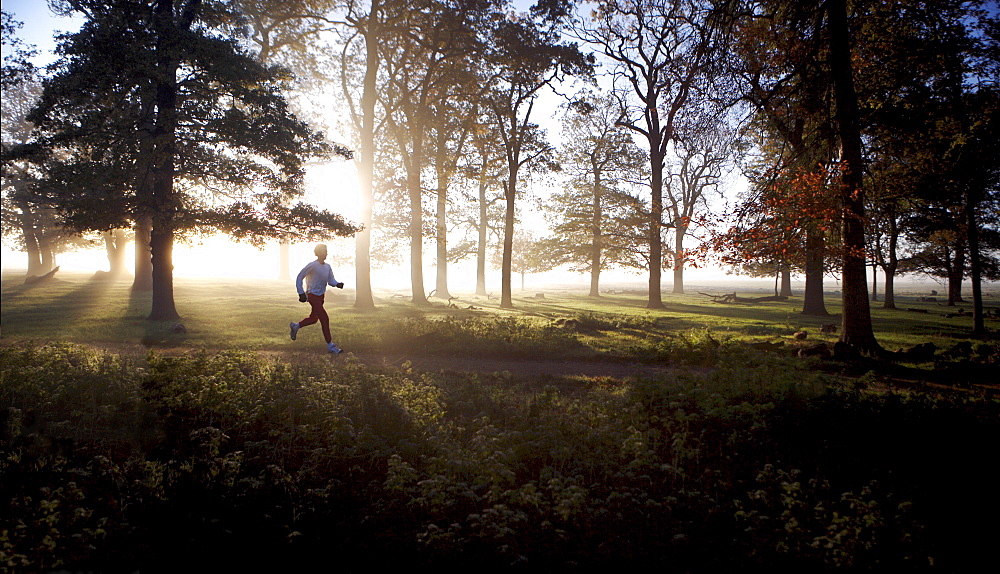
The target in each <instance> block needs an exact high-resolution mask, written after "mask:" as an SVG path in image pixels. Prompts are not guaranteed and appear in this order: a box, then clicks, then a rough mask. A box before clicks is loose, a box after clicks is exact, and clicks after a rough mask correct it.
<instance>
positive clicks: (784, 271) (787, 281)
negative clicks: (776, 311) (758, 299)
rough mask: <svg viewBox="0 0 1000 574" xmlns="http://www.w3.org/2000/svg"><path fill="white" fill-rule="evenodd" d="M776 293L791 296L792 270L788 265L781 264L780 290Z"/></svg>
mask: <svg viewBox="0 0 1000 574" xmlns="http://www.w3.org/2000/svg"><path fill="white" fill-rule="evenodd" d="M778 295H780V296H782V297H791V296H792V270H791V269H789V268H788V265H782V266H781V291H780V292H779V293H778Z"/></svg>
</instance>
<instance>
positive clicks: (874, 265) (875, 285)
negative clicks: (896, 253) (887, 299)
mask: <svg viewBox="0 0 1000 574" xmlns="http://www.w3.org/2000/svg"><path fill="white" fill-rule="evenodd" d="M872 301H878V264H877V263H872Z"/></svg>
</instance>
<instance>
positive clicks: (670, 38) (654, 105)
mask: <svg viewBox="0 0 1000 574" xmlns="http://www.w3.org/2000/svg"><path fill="white" fill-rule="evenodd" d="M712 16H713V12H712V11H711V10H710V9H709V6H708V5H707V3H705V2H701V1H698V0H682V1H672V2H666V1H664V0H640V1H636V2H631V1H629V2H626V1H619V0H607V1H602V2H599V3H598V5H597V8H596V10H595V11H594V13H593V17H592V19H591V20H590V21H589V22H584V21H581V22H577V23H576V25H575V26H574V33H575V35H576V36H577V37H578V38H580V39H582V40H583V41H585V42H587V43H589V44H591V45H592V46H594V47H595V48H596V50H597V51H598V52H599V53H601V54H602V55H603V56H604V57H606V58H607V59H608V60H609V61H610V62H611V63H612V70H611V73H612V75H613V78H614V80H615V84H616V89H615V93H616V94H618V97H619V100H620V102H621V104H620V105H621V107H622V108H623V109H624V110H626V114H625V117H623V118H622V120H621V123H622V125H624V126H626V127H628V128H629V129H630V130H632V131H634V132H635V133H636V134H638V135H639V136H641V137H642V138H643V139H644V140H645V142H646V145H647V151H648V154H649V155H648V158H649V167H650V170H649V176H650V181H649V186H650V193H651V202H650V206H651V209H650V212H649V221H648V224H647V233H648V236H647V237H648V241H649V251H650V261H651V262H653V263H654V264H653V265H651V266H650V268H649V301H648V303H647V306H648V307H649V308H652V309H659V308H662V307H663V300H662V295H661V288H660V283H661V281H660V279H661V275H662V266H661V265H659V264H658V263H659V262H660V261H662V260H663V257H662V252H663V244H662V233H661V228H662V227H664V225H665V223H664V221H663V182H664V175H663V169H664V163H665V158H666V155H667V151H668V148H669V146H670V144H671V142H672V141H673V140H674V139H675V137H676V136H677V132H678V129H679V128H680V127H681V124H682V122H683V118H684V116H685V114H686V113H687V112H688V111H689V107H690V106H691V105H692V104H693V103H694V102H696V101H697V102H698V103H699V104H703V103H707V102H709V101H710V98H709V97H708V93H707V86H708V81H707V80H708V79H709V78H710V77H711V74H710V70H711V69H712V67H713V66H714V64H715V60H714V57H715V56H716V55H717V54H719V53H720V52H718V51H717V50H716V47H717V46H716V40H717V39H718V36H717V31H718V28H717V27H716V23H715V22H714V21H713V18H712Z"/></svg>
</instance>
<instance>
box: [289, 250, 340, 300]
mask: <svg viewBox="0 0 1000 574" xmlns="http://www.w3.org/2000/svg"><path fill="white" fill-rule="evenodd" d="M306 277H309V283H308V287H309V289H308V291H306V290H303V289H302V280H303V279H305V278H306ZM338 283H340V282H339V281H337V278H336V277H334V276H333V267H330V264H329V263H320V262H319V259H316V260H314V261H310V262H309V263H308V264H307V265H306V266H305V267H303V268H302V271H299V274H298V276H297V277H296V278H295V289H296V290H297V291H298V292H299V293H300V294H301V293H306V292H308V293H312V294H313V295H325V294H326V286H327V285H329V286H331V287H336V286H337V284H338Z"/></svg>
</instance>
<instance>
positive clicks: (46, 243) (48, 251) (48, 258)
mask: <svg viewBox="0 0 1000 574" xmlns="http://www.w3.org/2000/svg"><path fill="white" fill-rule="evenodd" d="M38 251H39V253H40V254H41V257H42V267H41V271H42V274H43V275H44V274H45V273H48V272H49V271H52V270H53V269H55V268H56V252H55V249H53V248H52V241H51V240H49V238H48V237H46V236H45V234H44V233H42V234H40V235H39V236H38Z"/></svg>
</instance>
